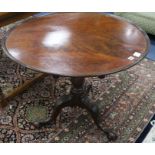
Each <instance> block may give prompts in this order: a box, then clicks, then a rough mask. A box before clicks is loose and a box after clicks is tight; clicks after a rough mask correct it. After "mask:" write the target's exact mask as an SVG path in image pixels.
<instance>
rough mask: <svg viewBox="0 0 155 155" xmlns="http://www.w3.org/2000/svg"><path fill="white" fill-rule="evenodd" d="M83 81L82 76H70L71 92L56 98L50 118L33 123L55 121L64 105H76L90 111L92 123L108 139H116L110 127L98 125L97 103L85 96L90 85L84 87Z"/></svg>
mask: <svg viewBox="0 0 155 155" xmlns="http://www.w3.org/2000/svg"><path fill="white" fill-rule="evenodd" d="M84 81H85V80H84V78H72V79H71V82H72V84H73V87H72V89H71V94H70V95H65V96H62V97H60V98H59V99H58V100H57V104H56V106H55V109H54V111H53V115H52V118H51V119H50V120H48V121H47V122H44V123H36V124H35V125H37V127H41V126H43V125H45V124H47V123H49V121H53V122H54V123H56V119H57V116H58V115H59V113H60V112H61V110H62V109H63V108H64V107H68V106H69V107H74V106H78V107H80V108H84V109H86V110H87V111H88V112H89V113H90V115H91V117H92V119H93V120H94V123H95V124H96V125H97V127H98V128H99V129H100V130H101V131H103V132H104V133H105V134H106V135H107V138H108V139H109V140H116V139H117V135H116V134H115V133H114V132H112V130H111V129H108V128H102V127H101V126H100V124H99V109H98V106H97V103H96V104H95V103H92V102H91V101H90V99H88V97H87V94H88V92H89V91H90V89H91V86H90V87H89V86H88V87H87V88H84Z"/></svg>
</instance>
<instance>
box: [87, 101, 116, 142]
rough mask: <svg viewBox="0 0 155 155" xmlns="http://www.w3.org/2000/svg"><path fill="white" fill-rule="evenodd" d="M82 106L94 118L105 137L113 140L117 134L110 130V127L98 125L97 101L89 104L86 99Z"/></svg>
mask: <svg viewBox="0 0 155 155" xmlns="http://www.w3.org/2000/svg"><path fill="white" fill-rule="evenodd" d="M84 108H85V109H87V111H88V112H89V113H90V115H91V117H92V119H93V120H94V123H95V124H96V126H97V127H98V129H100V130H101V131H103V132H104V133H105V134H106V135H107V138H108V139H109V140H110V141H114V140H116V139H117V135H116V134H115V133H114V132H113V131H112V129H108V128H102V127H101V126H100V122H99V119H100V117H99V108H98V106H97V103H93V104H91V102H88V101H87V102H86V103H84Z"/></svg>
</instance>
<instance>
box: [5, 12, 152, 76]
mask: <svg viewBox="0 0 155 155" xmlns="http://www.w3.org/2000/svg"><path fill="white" fill-rule="evenodd" d="M148 48H149V39H148V37H147V35H146V33H145V32H144V31H143V30H141V29H140V28H139V27H137V26H136V25H134V24H133V23H130V22H128V21H126V20H124V19H122V18H120V17H117V16H114V15H107V14H100V13H54V14H51V15H47V16H42V17H33V18H32V19H29V20H27V21H25V22H22V23H20V24H19V25H17V26H15V27H14V28H12V29H11V30H9V31H8V33H7V34H6V37H5V39H4V44H3V49H4V51H5V52H6V54H7V55H8V56H9V57H10V58H12V59H13V60H15V61H16V62H18V63H20V64H22V65H24V66H26V67H28V68H30V69H34V70H37V71H40V72H45V73H50V74H55V75H61V76H71V77H86V76H99V75H106V74H111V73H114V72H118V71H121V70H124V69H127V68H129V67H131V66H133V65H134V64H136V63H137V62H139V61H140V60H141V59H142V58H143V57H144V56H145V55H146V54H147V51H148Z"/></svg>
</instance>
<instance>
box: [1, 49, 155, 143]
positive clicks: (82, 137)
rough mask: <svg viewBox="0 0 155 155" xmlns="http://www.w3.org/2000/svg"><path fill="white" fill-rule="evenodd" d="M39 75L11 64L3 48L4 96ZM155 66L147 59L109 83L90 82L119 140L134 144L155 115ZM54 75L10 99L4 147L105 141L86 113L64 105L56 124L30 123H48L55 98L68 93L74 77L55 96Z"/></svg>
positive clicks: (3, 118) (103, 122) (108, 79)
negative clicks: (20, 144)
mask: <svg viewBox="0 0 155 155" xmlns="http://www.w3.org/2000/svg"><path fill="white" fill-rule="evenodd" d="M37 74H38V73H37V72H35V71H32V70H30V69H27V68H25V67H22V66H20V65H18V64H17V63H15V62H13V61H12V60H10V59H9V58H8V57H7V56H6V55H5V54H4V52H3V51H2V49H1V47H0V87H1V88H2V91H3V93H4V94H6V95H7V93H9V92H11V91H14V89H15V88H17V87H18V86H19V85H22V84H23V83H24V82H25V81H27V80H30V79H32V78H34V77H35V76H36V75H37ZM154 77H155V62H153V61H150V60H148V59H144V60H143V61H142V62H141V63H139V64H138V65H135V66H134V67H132V68H130V69H128V70H126V71H122V72H119V73H116V74H112V75H109V76H107V77H106V78H105V79H98V78H97V77H92V78H86V85H87V84H90V83H91V84H92V86H93V91H91V92H90V93H89V96H90V98H91V99H92V100H94V101H95V100H97V99H98V100H100V103H99V104H98V106H99V107H100V123H101V125H102V126H106V127H109V128H113V129H114V130H115V132H117V134H118V139H117V140H116V141H115V142H118V143H127V142H135V141H136V139H137V138H138V137H139V135H140V134H141V133H142V131H143V130H144V127H145V126H146V125H147V124H148V122H149V120H150V119H151V117H152V116H153V115H154V112H155V93H154V92H155V80H154ZM53 85H54V81H53V77H52V76H51V75H49V76H47V77H46V78H44V79H43V80H42V81H41V82H37V83H36V84H34V85H33V86H32V87H31V88H29V89H28V90H25V91H24V92H23V93H22V94H20V95H18V96H16V97H15V98H14V99H13V100H11V101H9V105H8V106H7V107H6V108H5V110H4V111H3V112H0V142H1V143H28V142H29V143H34V142H36V143H49V142H51V143H56V142H57V143H86V142H89V143H107V142H109V141H108V139H107V138H106V136H105V134H104V133H102V132H101V131H100V130H99V129H97V127H96V126H95V125H94V122H93V121H92V119H91V117H90V115H89V114H88V113H87V112H86V111H85V110H83V109H80V108H70V107H66V108H64V109H63V110H62V112H61V113H60V115H59V117H58V119H57V123H56V125H55V124H53V123H52V122H51V123H49V124H47V125H45V126H43V127H41V128H37V127H36V126H34V124H33V123H32V122H33V121H36V120H40V121H43V120H47V119H49V118H50V116H51V115H52V112H53V108H54V106H55V104H56V99H57V98H59V97H60V96H62V95H64V94H69V93H70V88H71V82H70V78H66V77H65V78H64V77H61V78H59V79H58V80H57V82H56V84H55V85H56V98H55V97H54V95H53Z"/></svg>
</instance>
